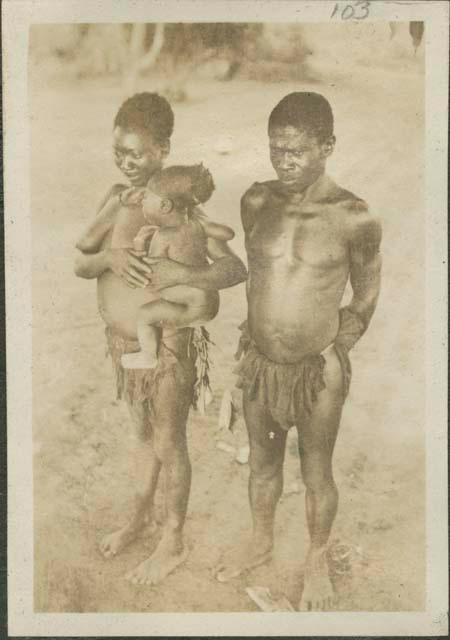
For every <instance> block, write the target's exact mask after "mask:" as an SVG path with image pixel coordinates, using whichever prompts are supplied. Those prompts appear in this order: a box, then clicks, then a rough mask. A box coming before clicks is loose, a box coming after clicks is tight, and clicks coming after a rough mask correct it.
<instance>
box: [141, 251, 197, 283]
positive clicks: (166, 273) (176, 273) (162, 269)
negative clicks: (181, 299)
mask: <svg viewBox="0 0 450 640" xmlns="http://www.w3.org/2000/svg"><path fill="white" fill-rule="evenodd" d="M144 262H145V263H146V264H147V265H150V266H149V267H148V268H149V269H150V273H151V283H152V286H153V287H154V288H155V289H156V290H159V289H165V288H166V287H173V286H175V285H177V284H187V283H186V278H187V277H188V274H189V272H192V270H193V269H194V267H186V266H185V265H184V264H181V263H180V262H175V261H174V260H170V259H169V258H156V257H155V258H151V257H149V258H144ZM191 275H192V274H191Z"/></svg>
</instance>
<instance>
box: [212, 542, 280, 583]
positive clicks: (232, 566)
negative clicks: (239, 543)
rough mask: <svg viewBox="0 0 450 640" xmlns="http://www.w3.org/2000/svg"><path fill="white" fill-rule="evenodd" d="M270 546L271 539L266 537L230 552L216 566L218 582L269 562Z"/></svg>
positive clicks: (270, 555) (270, 557) (226, 580)
mask: <svg viewBox="0 0 450 640" xmlns="http://www.w3.org/2000/svg"><path fill="white" fill-rule="evenodd" d="M272 547H273V543H272V539H271V538H267V539H264V540H259V541H258V542H256V541H253V542H251V543H250V544H249V545H248V546H246V547H244V548H243V549H241V550H239V551H237V552H234V553H231V554H230V556H229V557H227V558H225V560H223V561H222V562H221V563H220V564H219V565H218V566H217V567H216V571H215V576H216V579H217V580H218V581H219V582H228V580H232V579H233V578H237V577H238V576H240V575H241V574H242V573H244V571H249V570H250V569H254V568H255V567H259V566H260V565H262V564H265V563H266V562H269V561H270V560H271V559H272Z"/></svg>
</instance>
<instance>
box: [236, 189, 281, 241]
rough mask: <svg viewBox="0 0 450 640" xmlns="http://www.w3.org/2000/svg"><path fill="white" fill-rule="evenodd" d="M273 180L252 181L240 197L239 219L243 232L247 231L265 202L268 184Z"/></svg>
mask: <svg viewBox="0 0 450 640" xmlns="http://www.w3.org/2000/svg"><path fill="white" fill-rule="evenodd" d="M272 182H274V181H267V182H254V183H253V184H252V185H251V187H250V188H249V189H247V191H246V192H245V193H244V195H243V196H242V198H241V220H242V226H243V227H244V231H245V232H249V231H250V230H251V229H252V227H253V225H254V224H255V220H256V218H257V216H258V214H259V212H260V211H261V210H262V209H263V208H264V206H265V205H266V204H267V202H268V200H269V198H270V195H271V188H270V185H271V184H272Z"/></svg>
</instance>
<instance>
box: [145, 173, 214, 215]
mask: <svg viewBox="0 0 450 640" xmlns="http://www.w3.org/2000/svg"><path fill="white" fill-rule="evenodd" d="M149 187H150V188H151V189H152V190H153V191H155V192H156V193H157V194H158V195H160V196H165V197H167V198H169V199H170V200H172V201H173V203H174V205H175V206H176V207H177V208H181V209H184V208H187V209H188V213H189V212H190V211H191V210H192V208H193V207H195V205H197V204H203V203H204V202H207V201H208V200H209V199H210V197H211V195H212V193H213V191H214V189H215V186H214V181H213V177H212V175H211V173H210V172H209V170H208V169H207V168H206V167H204V166H203V164H195V165H192V166H182V165H179V166H172V167H167V168H166V169H163V170H162V171H160V172H159V173H158V174H156V175H154V176H152V177H151V179H150V182H149Z"/></svg>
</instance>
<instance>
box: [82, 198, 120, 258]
mask: <svg viewBox="0 0 450 640" xmlns="http://www.w3.org/2000/svg"><path fill="white" fill-rule="evenodd" d="M119 198H120V195H114V196H113V197H112V198H110V199H109V200H108V201H107V202H106V204H104V206H103V208H102V209H101V210H100V211H99V213H98V214H97V216H96V217H95V218H94V220H92V222H91V223H90V224H89V226H88V228H87V229H86V230H85V231H84V233H83V235H82V236H81V238H80V239H79V240H78V242H77V244H76V248H77V249H79V250H80V251H82V252H83V253H95V252H96V251H97V250H98V247H99V246H100V245H101V243H102V241H103V239H104V237H105V236H106V234H107V233H108V231H109V230H110V229H111V227H112V226H113V224H114V222H115V220H116V216H117V212H118V210H119V209H120V206H121V205H120V199H119Z"/></svg>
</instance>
